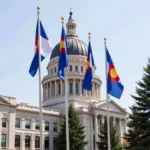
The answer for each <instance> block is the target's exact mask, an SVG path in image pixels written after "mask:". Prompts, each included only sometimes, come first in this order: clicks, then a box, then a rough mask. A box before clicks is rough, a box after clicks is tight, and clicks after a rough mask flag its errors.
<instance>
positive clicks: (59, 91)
mask: <svg viewBox="0 0 150 150" xmlns="http://www.w3.org/2000/svg"><path fill="white" fill-rule="evenodd" d="M60 89H61V88H60V83H59V84H58V94H59V95H60Z"/></svg>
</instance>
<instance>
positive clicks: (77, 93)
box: [76, 83, 79, 95]
mask: <svg viewBox="0 0 150 150" xmlns="http://www.w3.org/2000/svg"><path fill="white" fill-rule="evenodd" d="M76 95H79V86H78V83H76Z"/></svg>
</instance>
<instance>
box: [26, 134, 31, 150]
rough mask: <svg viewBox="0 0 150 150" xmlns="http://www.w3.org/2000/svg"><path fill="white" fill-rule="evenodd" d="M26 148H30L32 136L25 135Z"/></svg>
mask: <svg viewBox="0 0 150 150" xmlns="http://www.w3.org/2000/svg"><path fill="white" fill-rule="evenodd" d="M25 148H30V136H29V135H26V136H25Z"/></svg>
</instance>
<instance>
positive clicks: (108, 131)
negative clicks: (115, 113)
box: [104, 38, 111, 150]
mask: <svg viewBox="0 0 150 150" xmlns="http://www.w3.org/2000/svg"><path fill="white" fill-rule="evenodd" d="M104 50H105V73H106V100H107V138H108V150H111V143H110V123H109V100H108V99H109V98H108V93H107V89H108V85H107V58H106V38H104Z"/></svg>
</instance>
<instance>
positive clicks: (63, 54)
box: [58, 26, 69, 80]
mask: <svg viewBox="0 0 150 150" xmlns="http://www.w3.org/2000/svg"><path fill="white" fill-rule="evenodd" d="M68 48H69V45H68V42H67V39H66V34H65V29H64V27H63V26H62V32H61V41H60V51H59V63H58V76H59V78H60V79H61V80H64V78H65V77H64V76H65V73H64V69H65V68H66V67H67V66H68V58H67V49H68Z"/></svg>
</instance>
